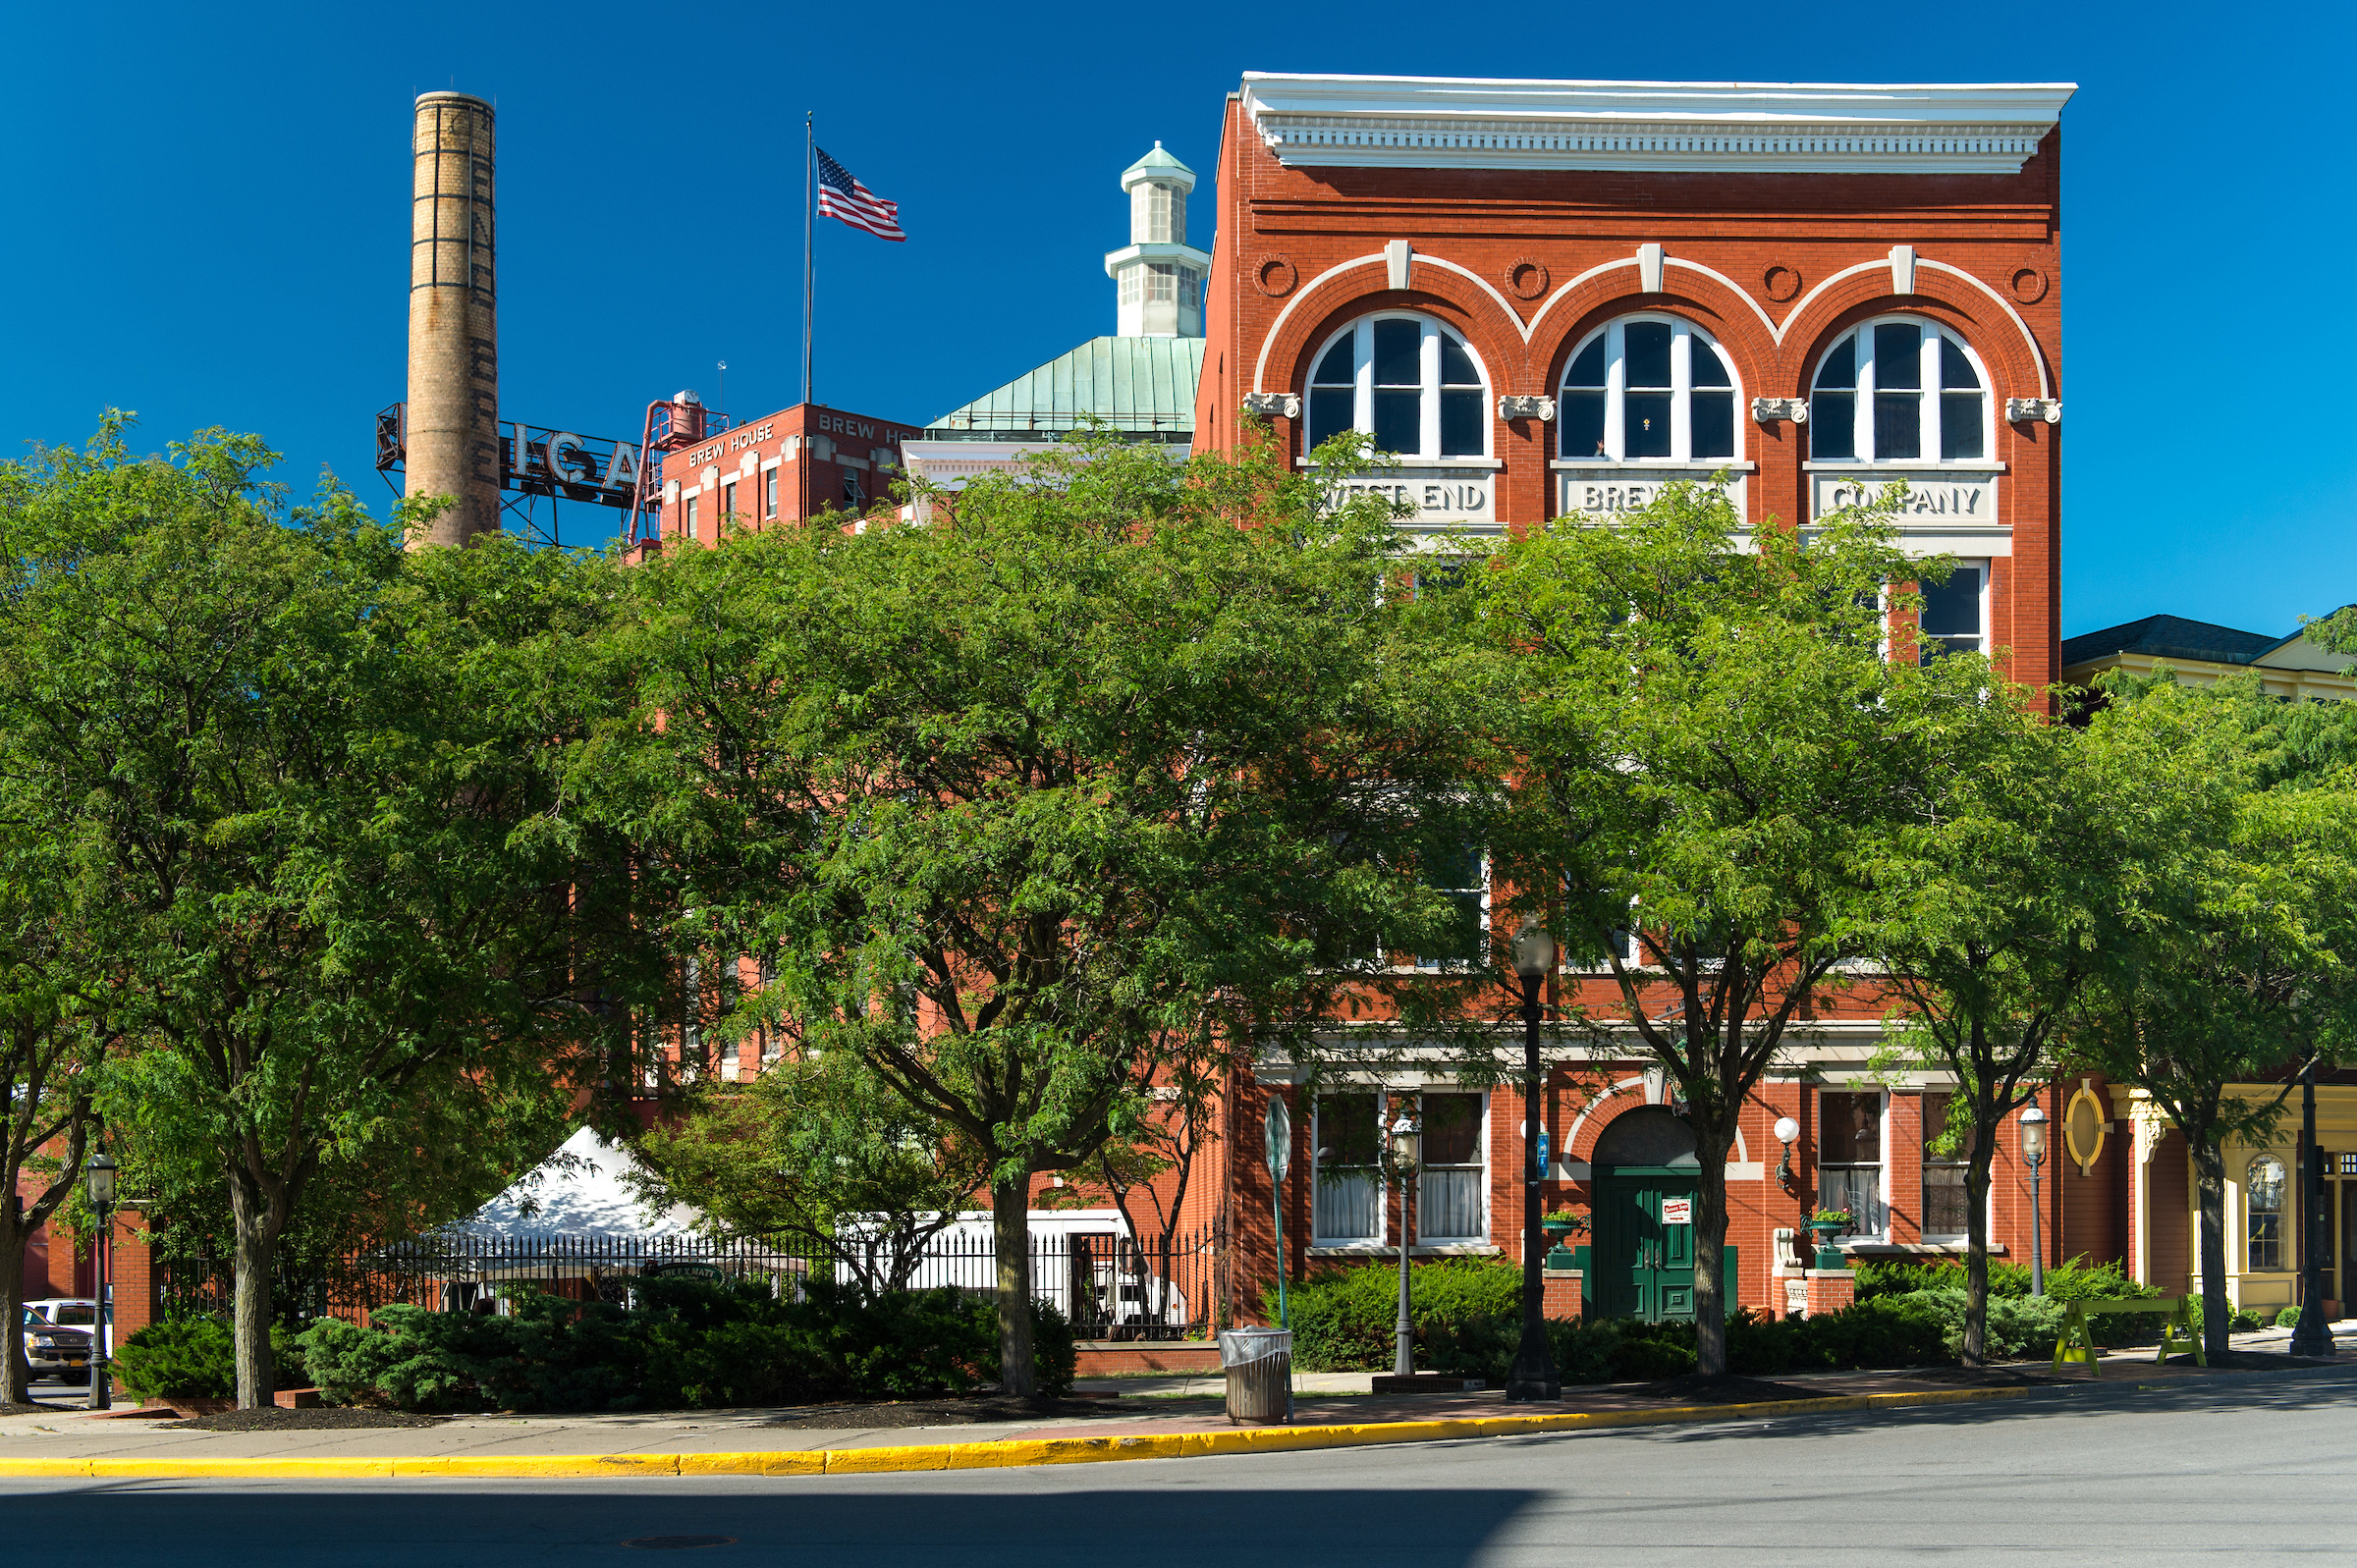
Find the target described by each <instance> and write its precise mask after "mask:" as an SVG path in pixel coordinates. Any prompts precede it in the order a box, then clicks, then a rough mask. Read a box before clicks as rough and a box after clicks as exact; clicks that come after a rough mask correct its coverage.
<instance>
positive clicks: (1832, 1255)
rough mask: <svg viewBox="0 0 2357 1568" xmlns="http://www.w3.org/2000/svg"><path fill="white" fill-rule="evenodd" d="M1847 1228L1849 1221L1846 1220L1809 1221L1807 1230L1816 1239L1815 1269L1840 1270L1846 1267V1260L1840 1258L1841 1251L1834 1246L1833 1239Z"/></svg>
mask: <svg viewBox="0 0 2357 1568" xmlns="http://www.w3.org/2000/svg"><path fill="white" fill-rule="evenodd" d="M1848 1228H1849V1221H1848V1220H1846V1219H1812V1220H1810V1221H1809V1229H1810V1231H1811V1232H1813V1233H1814V1234H1815V1235H1816V1237H1817V1261H1816V1265H1815V1267H1817V1268H1819V1269H1841V1268H1846V1267H1847V1266H1848V1265H1847V1260H1845V1259H1844V1258H1843V1257H1842V1256H1841V1249H1840V1248H1839V1247H1837V1246H1836V1245H1835V1244H1834V1238H1835V1237H1836V1236H1837V1235H1839V1234H1840V1233H1841V1232H1842V1231H1844V1230H1846V1229H1848Z"/></svg>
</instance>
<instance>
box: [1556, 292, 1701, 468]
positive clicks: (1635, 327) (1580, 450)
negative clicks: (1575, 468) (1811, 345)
mask: <svg viewBox="0 0 2357 1568" xmlns="http://www.w3.org/2000/svg"><path fill="white" fill-rule="evenodd" d="M1559 415H1560V417H1561V419H1562V454H1563V457H1564V458H1565V459H1566V460H1570V461H1573V462H1643V461H1645V460H1647V459H1652V460H1657V461H1669V462H1693V461H1696V460H1708V459H1712V458H1732V457H1734V456H1735V374H1734V367H1733V365H1731V364H1730V363H1729V362H1728V360H1727V351H1725V350H1723V349H1721V348H1720V347H1719V345H1717V344H1716V343H1713V342H1712V341H1711V339H1710V338H1709V336H1708V335H1707V334H1705V333H1702V332H1698V331H1696V330H1695V329H1694V328H1693V326H1691V325H1690V324H1688V323H1686V322H1684V321H1680V320H1678V319H1677V318H1676V317H1674V316H1630V317H1628V318H1626V319H1625V320H1621V321H1612V322H1607V323H1606V324H1605V325H1603V326H1601V327H1599V328H1597V329H1596V332H1595V334H1594V335H1593V336H1592V337H1590V338H1589V339H1588V340H1587V341H1586V342H1585V343H1583V344H1581V345H1580V346H1579V351H1578V352H1577V353H1574V354H1573V355H1572V356H1571V363H1570V365H1569V366H1568V367H1567V368H1566V369H1565V370H1564V371H1563V396H1562V405H1561V407H1560V409H1559Z"/></svg>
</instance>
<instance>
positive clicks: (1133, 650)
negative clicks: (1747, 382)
mask: <svg viewBox="0 0 2357 1568" xmlns="http://www.w3.org/2000/svg"><path fill="white" fill-rule="evenodd" d="M932 505H933V514H932V518H931V520H930V521H929V522H928V523H924V524H921V525H916V526H897V527H896V526H881V527H879V526H869V527H867V528H865V529H864V530H863V531H862V530H859V529H855V528H850V527H846V526H844V525H842V523H843V520H842V519H824V520H821V521H818V522H814V523H812V524H809V525H806V526H799V527H783V528H776V529H771V530H768V531H765V532H761V533H758V534H737V535H734V536H733V537H731V538H730V539H729V540H728V541H727V542H726V543H725V544H724V545H723V546H722V547H721V548H719V549H716V550H699V549H685V550H682V551H679V552H677V553H673V554H667V555H666V556H664V557H663V558H661V559H660V560H659V561H657V562H655V563H653V564H650V565H649V566H646V567H644V568H641V569H639V570H638V571H636V572H635V573H633V574H632V575H631V578H630V588H631V592H632V596H633V601H634V612H633V616H632V618H631V623H630V625H629V627H628V628H627V631H626V632H625V633H624V634H623V635H622V636H621V637H620V638H619V639H618V645H617V648H616V652H615V657H616V658H617V660H619V661H620V662H622V663H624V664H626V665H627V666H628V667H630V668H631V669H633V670H635V671H637V672H639V673H640V676H641V677H642V680H643V684H642V687H641V691H640V701H641V703H642V708H641V711H640V716H639V719H638V721H637V723H636V724H635V725H634V726H633V727H632V728H631V729H630V731H628V732H627V733H620V734H617V735H616V736H615V737H614V740H613V742H612V744H611V745H609V746H608V747H606V748H604V754H603V755H602V756H601V758H600V759H599V761H600V764H601V768H600V778H601V780H602V782H601V784H599V786H598V787H599V790H600V798H601V800H602V801H604V802H605V807H606V809H607V810H609V811H610V812H612V813H613V814H614V820H615V821H617V822H618V823H620V824H621V825H622V826H623V828H624V830H625V831H626V832H627V833H628V834H629V835H630V838H632V840H633V841H634V842H636V843H638V844H640V845H641V846H642V849H643V852H644V855H645V859H644V861H643V862H642V873H643V875H644V876H645V877H646V878H648V879H649V880H650V881H655V880H660V881H664V882H665V883H666V884H667V886H669V887H671V888H674V889H677V890H678V892H670V893H666V894H665V896H667V897H670V898H672V899H673V900H674V901H675V902H676V903H677V904H678V905H679V906H680V907H681V908H682V909H683V910H691V911H692V912H693V913H692V915H691V916H687V915H683V918H682V921H681V922H680V924H679V926H678V927H677V929H676V930H675V931H674V933H673V936H674V938H675V940H676V942H677V944H678V946H679V950H680V952H681V954H682V956H683V957H685V955H687V954H689V953H693V952H699V951H700V952H704V953H710V954H718V955H723V956H724V957H725V955H729V954H735V953H750V954H760V955H763V956H765V957H768V958H770V959H771V960H772V961H774V963H775V966H776V974H777V981H776V984H775V986H774V987H772V988H770V989H771V991H772V994H773V997H774V1000H775V1004H776V1007H777V1010H778V1011H779V1012H780V1013H781V1014H784V1015H790V1016H791V1017H793V1018H794V1019H795V1030H796V1034H797V1036H798V1037H799V1038H800V1039H801V1040H803V1041H805V1042H807V1044H808V1046H809V1047H811V1048H814V1049H817V1050H819V1051H821V1052H822V1053H825V1054H829V1055H832V1054H835V1053H838V1052H841V1053H846V1054H851V1055H853V1056H855V1057H856V1058H857V1059H859V1060H860V1061H862V1062H864V1063H865V1064H866V1066H867V1067H868V1069H869V1070H870V1071H872V1072H873V1073H874V1074H875V1076H876V1079H877V1081H878V1082H880V1083H882V1084H884V1085H885V1086H887V1087H888V1088H889V1089H890V1091H891V1092H892V1093H894V1094H895V1095H898V1096H899V1097H901V1098H902V1099H903V1100H904V1102H905V1103H906V1104H907V1105H908V1106H909V1107H910V1108H911V1109H912V1110H913V1111H914V1112H915V1113H916V1114H917V1115H918V1116H920V1117H922V1118H924V1119H927V1120H931V1121H934V1122H937V1123H939V1124H941V1125H942V1126H944V1127H945V1128H947V1129H949V1130H950V1132H951V1134H952V1135H953V1136H955V1137H957V1138H958V1139H959V1140H962V1141H963V1142H964V1143H965V1144H966V1145H967V1146H968V1147H970V1148H971V1150H972V1151H973V1153H974V1157H975V1158H976V1159H977V1160H978V1161H979V1162H981V1165H982V1167H983V1169H984V1170H985V1172H986V1174H987V1177H988V1182H989V1187H990V1193H991V1207H992V1211H993V1217H994V1235H995V1245H996V1249H997V1253H998V1287H999V1322H1000V1339H1001V1342H1000V1361H1001V1372H1002V1377H1003V1380H1004V1386H1005V1387H1006V1388H1007V1389H1008V1390H1010V1391H1011V1392H1015V1393H1025V1392H1028V1391H1029V1390H1030V1389H1031V1388H1032V1386H1033V1381H1032V1355H1031V1342H1030V1336H1031V1315H1030V1313H1029V1311H1028V1310H1027V1302H1028V1298H1029V1297H1030V1295H1031V1290H1032V1285H1031V1279H1030V1249H1029V1231H1028V1220H1027V1211H1028V1207H1029V1204H1030V1188H1031V1181H1032V1177H1033V1175H1034V1174H1035V1173H1037V1172H1041V1171H1062V1170H1070V1169H1074V1168H1076V1167H1079V1166H1081V1165H1083V1164H1084V1163H1086V1162H1088V1161H1090V1160H1091V1159H1092V1157H1094V1155H1095V1154H1096V1152H1097V1151H1098V1150H1099V1149H1100V1148H1101V1147H1102V1146H1103V1145H1104V1144H1105V1143H1106V1142H1107V1140H1108V1139H1111V1138H1116V1137H1120V1136H1123V1135H1124V1130H1125V1127H1127V1126H1132V1125H1134V1121H1135V1118H1136V1117H1137V1116H1138V1115H1139V1114H1140V1113H1141V1110H1142V1108H1143V1107H1144V1106H1145V1105H1146V1104H1148V1102H1147V1100H1146V1098H1145V1096H1146V1091H1147V1090H1149V1089H1150V1088H1151V1087H1152V1085H1153V1084H1154V1083H1155V1082H1156V1081H1157V1079H1156V1075H1157V1072H1158V1070H1159V1069H1160V1068H1161V1067H1162V1066H1163V1064H1164V1062H1165V1061H1166V1059H1167V1057H1168V1054H1169V1051H1170V1049H1171V1046H1172V1044H1173V1043H1174V1042H1178V1041H1183V1040H1188V1039H1192V1038H1194V1032H1195V1030H1196V1029H1197V1028H1198V1026H1199V1024H1200V1023H1201V1021H1202V1020H1203V1018H1204V1017H1206V1016H1207V1015H1208V1016H1210V1017H1212V1018H1214V1019H1215V1020H1216V1022H1217V1026H1218V1027H1219V1029H1220V1030H1221V1031H1222V1034H1223V1037H1224V1038H1226V1039H1228V1040H1230V1041H1231V1042H1233V1044H1234V1045H1235V1047H1236V1049H1238V1050H1243V1051H1252V1050H1270V1051H1282V1050H1288V1049H1302V1048H1304V1046H1305V1043H1306V1042H1307V1040H1308V1039H1309V1028H1308V1025H1309V1023H1310V1021H1311V1020H1313V1019H1315V1018H1319V1017H1322V1016H1326V1015H1328V1014H1329V1013H1331V1012H1332V1011H1333V1010H1334V1009H1333V1007H1332V1006H1331V1005H1329V1003H1330V1000H1331V999H1332V997H1333V996H1334V994H1335V993H1336V992H1337V991H1338V990H1339V989H1341V987H1342V985H1343V982H1344V981H1345V980H1349V981H1352V982H1353V983H1355V982H1356V979H1357V977H1356V976H1353V975H1346V974H1343V973H1342V972H1339V971H1333V970H1328V969H1322V968H1320V966H1319V965H1318V964H1317V963H1316V961H1315V960H1316V956H1317V946H1318V943H1319V942H1320V941H1321V940H1325V941H1329V942H1345V943H1346V942H1348V941H1349V940H1350V934H1351V933H1353V932H1365V931H1373V930H1379V929H1380V930H1384V931H1388V932H1392V933H1395V934H1403V935H1405V936H1407V937H1408V938H1410V939H1412V938H1413V937H1414V935H1415V934H1417V933H1418V932H1421V931H1424V930H1427V929H1429V928H1430V927H1432V926H1435V925H1437V924H1440V923H1443V922H1444V921H1445V919H1446V917H1447V915H1448V914H1449V913H1450V912H1451V911H1450V910H1449V909H1448V907H1447V906H1446V904H1445V901H1444V900H1442V899H1440V898H1439V897H1437V896H1436V895H1429V894H1427V893H1425V892H1422V891H1421V890H1418V889H1417V888H1415V887H1414V886H1413V885H1412V884H1410V883H1409V882H1407V881H1405V880H1403V879H1401V878H1400V877H1398V875H1396V874H1394V873H1393V872H1390V871H1388V870H1386V869H1384V864H1383V858H1382V855H1381V854H1380V852H1379V851H1380V846H1381V844H1382V843H1384V842H1387V841H1389V837H1390V836H1392V835H1393V834H1395V832H1396V831H1397V829H1396V824H1397V823H1398V822H1401V821H1406V820H1410V819H1411V818H1412V806H1413V803H1412V800H1410V799H1408V798H1407V795H1408V794H1410V793H1412V787H1413V784H1414V781H1415V779H1416V778H1417V777H1418V773H1419V769H1420V768H1422V767H1424V766H1425V764H1426V762H1427V760H1428V759H1427V758H1426V757H1424V756H1423V755H1422V754H1420V753H1419V752H1418V751H1417V749H1416V747H1415V745H1414V744H1412V743H1411V742H1410V741H1409V740H1408V739H1407V738H1405V737H1406V736H1408V735H1409V734H1411V733H1412V732H1413V730H1414V726H1413V725H1412V724H1410V723H1409V722H1408V721H1409V720H1410V719H1412V718H1416V717H1418V716H1416V715H1411V714H1407V713H1404V712H1403V711H1402V704H1401V701H1400V699H1399V697H1398V689H1399V682H1398V678H1397V676H1396V673H1395V667H1396V664H1397V661H1395V662H1394V663H1393V664H1387V662H1386V655H1387V653H1391V652H1396V650H1395V649H1393V647H1392V645H1391V643H1390V642H1389V641H1388V640H1387V639H1388V638H1389V637H1390V636H1391V631H1392V625H1393V622H1392V618H1391V616H1390V614H1389V611H1388V609H1387V606H1386V604H1385V602H1384V599H1383V596H1382V595H1381V594H1380V593H1379V592H1378V591H1377V590H1378V587H1379V585H1380V584H1381V582H1382V581H1383V580H1384V578H1385V576H1386V574H1387V572H1388V571H1390V570H1391V569H1392V564H1393V562H1394V560H1395V557H1396V554H1397V552H1398V540H1397V537H1396V533H1395V530H1394V528H1393V525H1392V521H1391V518H1390V516H1389V514H1388V509H1387V508H1385V507H1384V506H1383V505H1381V504H1380V503H1375V502H1371V501H1366V500H1359V501H1355V502H1351V503H1348V504H1346V505H1343V506H1340V507H1339V508H1337V507H1332V506H1330V505H1329V504H1328V501H1327V498H1326V496H1325V494H1324V492H1323V490H1322V489H1321V487H1320V486H1319V485H1318V484H1316V483H1314V482H1312V481H1310V480H1308V479H1305V478H1302V477H1298V476H1295V475H1293V474H1291V473H1289V472H1288V471H1287V470H1286V468H1285V467H1284V466H1283V464H1282V463H1280V462H1279V461H1277V460H1275V459H1273V458H1272V457H1270V456H1269V455H1268V454H1266V453H1265V452H1255V453H1252V454H1248V455H1246V456H1245V457H1243V458H1242V459H1239V460H1225V459H1219V458H1197V459H1194V460H1191V461H1188V462H1185V463H1176V462H1173V461H1172V460H1169V458H1168V457H1167V456H1166V455H1164V454H1163V453H1161V452H1160V451H1156V450H1139V449H1135V448H1128V447H1123V446H1121V445H1119V444H1116V443H1110V442H1104V441H1086V442H1081V443H1078V444H1076V445H1075V448H1074V449H1073V452H1072V453H1071V455H1070V456H1069V457H1064V458H1059V459H1057V460H1050V461H1043V462H1040V463H1036V464H1034V465H1033V466H1032V467H1031V468H1030V469H1029V470H1028V471H1026V472H1025V473H1022V474H1020V475H1012V476H994V477H986V478H983V479H980V480H977V481H976V482H975V483H974V484H973V485H972V486H970V487H969V488H967V489H965V490H964V491H962V492H960V493H959V494H958V495H957V496H955V497H954V498H950V497H944V498H937V499H936V500H935V501H934V502H933V504H932Z"/></svg>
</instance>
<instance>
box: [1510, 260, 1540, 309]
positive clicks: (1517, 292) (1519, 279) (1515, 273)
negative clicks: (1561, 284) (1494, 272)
mask: <svg viewBox="0 0 2357 1568" xmlns="http://www.w3.org/2000/svg"><path fill="white" fill-rule="evenodd" d="M1506 286H1507V288H1508V289H1511V290H1512V291H1513V292H1514V297H1516V298H1519V299H1536V298H1537V297H1539V296H1541V295H1543V294H1545V293H1546V292H1547V264H1546V263H1545V262H1543V261H1536V260H1533V259H1532V258H1531V257H1529V256H1523V257H1521V258H1520V259H1519V260H1517V261H1515V262H1514V264H1513V265H1512V266H1510V267H1507V269H1506Z"/></svg>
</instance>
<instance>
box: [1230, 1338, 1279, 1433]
mask: <svg viewBox="0 0 2357 1568" xmlns="http://www.w3.org/2000/svg"><path fill="white" fill-rule="evenodd" d="M1220 1369H1221V1370H1222V1371H1223V1372H1225V1373H1227V1375H1228V1419H1229V1420H1230V1421H1232V1422H1237V1423H1241V1424H1243V1425H1246V1426H1255V1427H1271V1426H1283V1425H1284V1424H1285V1423H1287V1422H1288V1421H1291V1420H1292V1419H1293V1335H1292V1331H1291V1330H1290V1329H1286V1328H1223V1329H1221V1330H1220Z"/></svg>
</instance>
